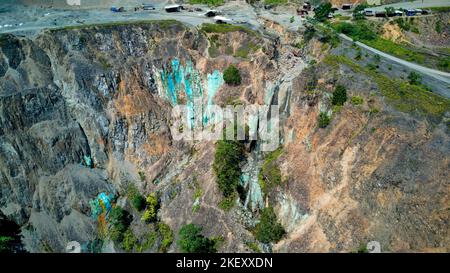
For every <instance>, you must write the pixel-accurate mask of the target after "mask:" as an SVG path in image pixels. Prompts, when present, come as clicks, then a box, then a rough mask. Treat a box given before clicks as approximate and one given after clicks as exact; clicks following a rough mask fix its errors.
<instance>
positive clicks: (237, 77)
mask: <svg viewBox="0 0 450 273" xmlns="http://www.w3.org/2000/svg"><path fill="white" fill-rule="evenodd" d="M223 80H224V81H225V82H226V83H227V84H230V85H239V84H241V74H240V72H239V69H237V68H236V67H235V66H234V65H230V66H229V67H228V68H227V69H225V71H224V72H223Z"/></svg>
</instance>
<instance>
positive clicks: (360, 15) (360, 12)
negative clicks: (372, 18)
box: [352, 3, 369, 20]
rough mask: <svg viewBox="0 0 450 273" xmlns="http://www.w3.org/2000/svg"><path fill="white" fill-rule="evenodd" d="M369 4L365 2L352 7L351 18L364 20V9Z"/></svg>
mask: <svg viewBox="0 0 450 273" xmlns="http://www.w3.org/2000/svg"><path fill="white" fill-rule="evenodd" d="M368 7H369V5H368V4H367V3H361V4H359V5H357V6H356V7H355V8H354V9H353V13H352V15H353V18H354V19H355V20H364V19H366V16H365V15H364V9H366V8H368Z"/></svg>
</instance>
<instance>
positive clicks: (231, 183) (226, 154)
mask: <svg viewBox="0 0 450 273" xmlns="http://www.w3.org/2000/svg"><path fill="white" fill-rule="evenodd" d="M243 152H244V150H243V144H242V143H241V142H239V141H237V140H219V141H217V143H216V154H215V156H214V163H213V170H214V173H215V174H216V177H217V183H218V185H219V189H220V190H221V191H222V194H223V196H225V197H230V196H231V195H233V194H234V193H235V192H236V187H237V185H238V183H239V179H240V177H241V168H240V167H239V163H240V162H241V160H242V158H243Z"/></svg>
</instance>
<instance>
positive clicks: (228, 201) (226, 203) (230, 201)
mask: <svg viewBox="0 0 450 273" xmlns="http://www.w3.org/2000/svg"><path fill="white" fill-rule="evenodd" d="M234 204H236V194H233V195H231V196H228V197H224V198H223V199H222V201H220V202H219V208H221V209H222V210H224V211H229V210H230V209H231V208H232V207H233V206H234Z"/></svg>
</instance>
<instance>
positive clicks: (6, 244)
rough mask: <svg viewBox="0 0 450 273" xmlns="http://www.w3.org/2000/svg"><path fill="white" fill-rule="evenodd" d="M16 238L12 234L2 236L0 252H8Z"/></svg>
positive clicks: (0, 237) (0, 238)
mask: <svg viewBox="0 0 450 273" xmlns="http://www.w3.org/2000/svg"><path fill="white" fill-rule="evenodd" d="M13 242H14V238H13V237H10V236H0V253H7V252H10V250H11V248H12V247H11V244H12V243H13Z"/></svg>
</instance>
